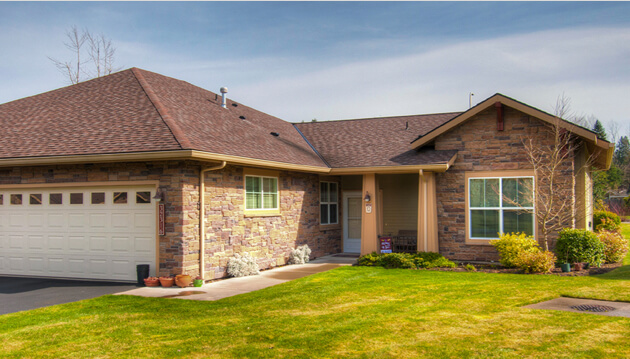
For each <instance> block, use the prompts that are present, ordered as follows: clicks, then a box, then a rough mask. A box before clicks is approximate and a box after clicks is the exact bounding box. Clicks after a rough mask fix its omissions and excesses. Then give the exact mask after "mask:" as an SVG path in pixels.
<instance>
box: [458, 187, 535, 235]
mask: <svg viewBox="0 0 630 359" xmlns="http://www.w3.org/2000/svg"><path fill="white" fill-rule="evenodd" d="M533 193H534V178H533V177H490V178H469V179H468V214H467V215H468V224H469V228H468V229H467V230H468V238H470V239H496V238H499V234H500V233H512V232H524V233H526V234H527V235H533V234H534V228H535V226H534V217H535V216H534V195H533Z"/></svg>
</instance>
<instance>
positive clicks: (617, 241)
mask: <svg viewBox="0 0 630 359" xmlns="http://www.w3.org/2000/svg"><path fill="white" fill-rule="evenodd" d="M597 238H599V240H600V241H601V242H602V243H603V244H604V260H605V261H606V263H617V262H621V261H622V260H623V259H624V257H625V256H626V254H628V240H627V239H626V238H624V237H623V236H622V235H621V233H619V232H616V231H600V232H599V233H597Z"/></svg>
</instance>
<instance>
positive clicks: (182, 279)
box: [175, 274, 192, 288]
mask: <svg viewBox="0 0 630 359" xmlns="http://www.w3.org/2000/svg"><path fill="white" fill-rule="evenodd" d="M190 283H192V278H191V277H190V276H189V275H188V274H178V275H176V276H175V284H177V286H178V287H180V288H185V287H188V286H189V285H190Z"/></svg>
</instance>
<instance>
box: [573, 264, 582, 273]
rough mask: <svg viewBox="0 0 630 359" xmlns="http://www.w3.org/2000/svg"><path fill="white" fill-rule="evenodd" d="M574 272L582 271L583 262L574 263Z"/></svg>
mask: <svg viewBox="0 0 630 359" xmlns="http://www.w3.org/2000/svg"><path fill="white" fill-rule="evenodd" d="M573 270H574V271H576V272H579V271H581V270H582V262H576V263H573Z"/></svg>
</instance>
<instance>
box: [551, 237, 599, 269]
mask: <svg viewBox="0 0 630 359" xmlns="http://www.w3.org/2000/svg"><path fill="white" fill-rule="evenodd" d="M604 249H605V246H604V243H602V241H600V240H599V238H597V235H595V233H593V232H591V231H588V230H585V229H572V228H565V229H563V230H562V231H560V235H559V237H558V241H557V243H556V255H557V256H558V259H559V261H560V262H561V263H578V262H587V263H590V264H591V265H592V266H595V267H601V265H602V263H603V262H604Z"/></svg>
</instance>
